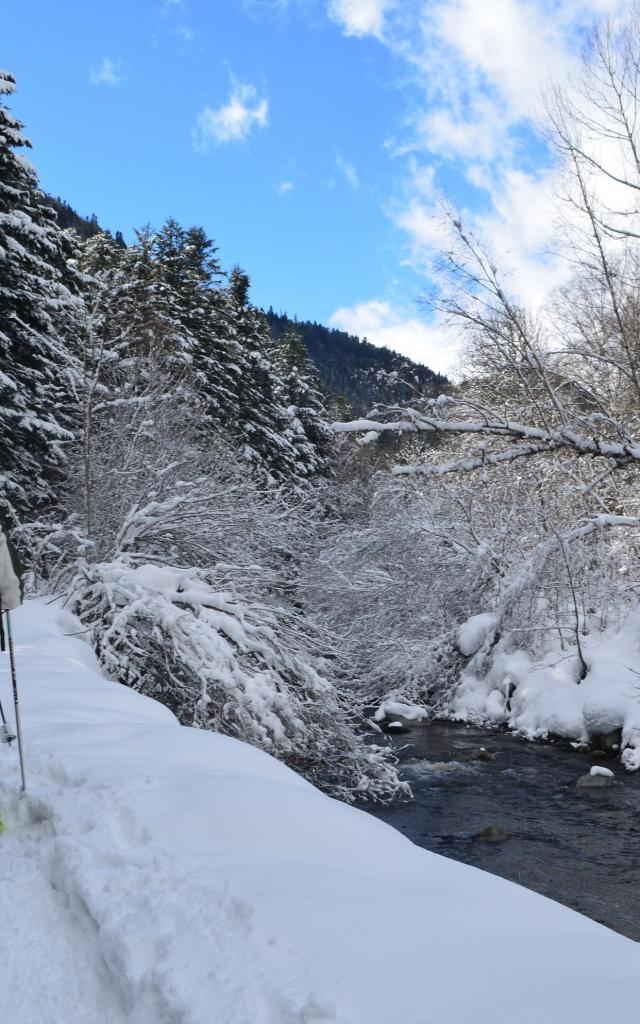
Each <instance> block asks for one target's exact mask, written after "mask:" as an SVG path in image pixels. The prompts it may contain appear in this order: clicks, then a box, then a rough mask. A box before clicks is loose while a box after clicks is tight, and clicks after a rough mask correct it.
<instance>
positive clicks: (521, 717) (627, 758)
mask: <svg viewBox="0 0 640 1024" xmlns="http://www.w3.org/2000/svg"><path fill="white" fill-rule="evenodd" d="M482 618H486V619H487V621H488V620H489V618H490V617H483V616H480V615H476V616H474V617H473V620H472V619H470V620H469V622H468V623H465V626H464V627H462V628H463V629H464V628H466V627H467V626H469V625H470V624H471V626H472V625H473V622H474V620H480V619H482ZM461 631H462V630H461ZM639 635H640V616H639V615H638V613H637V612H634V613H633V614H631V615H630V616H629V617H628V619H627V620H626V621H625V622H624V623H623V624H622V625H621V626H619V627H617V628H611V629H608V630H606V631H604V632H602V633H598V632H594V633H592V634H590V635H589V636H585V637H583V638H582V640H581V645H582V649H583V654H584V657H585V660H586V664H587V674H586V676H585V678H584V679H583V680H582V682H578V678H579V675H578V672H579V666H578V662H577V658H576V651H575V647H572V646H567V645H565V648H564V649H560V648H559V646H558V645H556V646H551V647H550V648H549V650H548V651H547V652H546V654H544V655H542V656H539V657H537V658H535V657H533V656H532V655H530V654H528V653H527V652H526V651H523V650H518V649H517V648H513V646H512V645H511V643H510V641H509V638H508V637H507V639H506V640H505V641H504V642H503V641H501V642H500V643H499V644H498V645H497V647H496V651H495V653H494V655H493V657H492V661H491V667H490V669H489V671H488V672H487V673H486V674H482V675H479V674H477V673H476V672H475V671H474V662H473V660H472V661H471V662H470V663H469V666H468V667H467V669H466V670H465V672H464V673H463V675H462V678H461V680H460V684H459V686H458V688H457V691H456V693H455V697H454V700H453V702H452V706H451V715H452V717H453V718H455V719H458V720H459V721H466V722H474V723H477V724H492V725H503V724H504V725H507V726H508V727H509V728H510V729H514V730H515V731H517V732H519V733H521V734H522V735H523V736H526V737H528V738H529V739H545V738H546V737H548V736H549V735H556V736H562V737H564V738H565V739H569V740H574V741H576V742H577V743H586V742H587V741H593V740H596V739H597V737H598V736H602V735H606V734H607V733H611V732H613V731H614V730H617V729H620V730H621V733H622V735H621V743H620V748H621V761H622V764H623V765H624V766H625V768H628V769H630V770H632V771H634V770H637V769H638V768H640V676H639V673H638V669H637V667H636V666H637V665H638V663H639V661H640V644H639V641H638V637H639ZM480 642H481V641H480ZM476 649H477V648H476Z"/></svg>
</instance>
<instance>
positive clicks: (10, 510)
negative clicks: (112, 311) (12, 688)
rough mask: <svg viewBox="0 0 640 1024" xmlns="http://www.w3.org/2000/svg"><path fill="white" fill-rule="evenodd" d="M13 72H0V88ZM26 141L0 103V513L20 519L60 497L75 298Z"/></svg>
mask: <svg viewBox="0 0 640 1024" xmlns="http://www.w3.org/2000/svg"><path fill="white" fill-rule="evenodd" d="M14 91H15V79H14V78H13V77H12V76H11V75H10V74H8V73H7V72H4V71H1V72H0V96H10V95H11V94H12V93H13V92H14ZM28 146H30V143H29V142H28V141H27V139H25V137H24V136H23V134H22V125H21V124H20V122H19V121H17V120H16V119H15V118H14V117H13V115H12V114H11V112H10V111H9V110H8V109H7V107H6V106H5V105H4V104H2V103H0V436H1V437H2V445H1V446H0V513H4V514H8V516H9V517H10V518H11V519H13V520H20V521H23V522H24V521H26V520H28V519H32V518H33V517H34V516H35V515H36V514H38V513H40V512H42V511H43V510H46V509H48V508H52V507H54V506H55V505H56V503H57V501H58V498H59V488H60V486H61V484H62V479H63V471H64V466H65V462H66V449H67V448H68V447H69V445H70V443H71V442H72V441H73V438H74V433H73V428H74V413H73V402H72V396H73V392H74V388H75V383H76V381H77V372H78V363H77V361H76V359H75V358H74V357H73V356H72V355H71V354H70V353H71V352H72V351H74V349H75V348H76V346H77V332H78V329H79V313H80V309H81V303H80V301H79V299H77V298H76V297H74V295H73V294H72V291H71V290H70V287H69V284H70V282H71V272H70V271H69V268H68V266H67V259H68V258H69V256H70V255H71V250H70V245H69V242H68V240H67V239H66V237H65V236H64V234H63V233H62V231H61V229H60V227H59V226H58V224H57V221H56V214H55V211H54V210H53V209H51V208H50V207H49V205H48V203H47V201H46V199H45V197H44V195H43V194H42V192H41V191H40V190H39V189H38V184H37V176H36V173H35V171H34V170H33V168H32V167H31V165H30V164H29V163H28V162H27V161H26V160H25V159H24V158H23V157H22V156H21V154H20V153H19V152H17V150H20V149H21V148H24V147H28Z"/></svg>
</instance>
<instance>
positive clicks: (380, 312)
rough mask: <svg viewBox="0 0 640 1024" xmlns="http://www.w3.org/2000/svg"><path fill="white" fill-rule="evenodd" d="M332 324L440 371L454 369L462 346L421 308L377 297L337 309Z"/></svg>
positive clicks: (444, 371)
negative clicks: (425, 317) (424, 317)
mask: <svg viewBox="0 0 640 1024" xmlns="http://www.w3.org/2000/svg"><path fill="white" fill-rule="evenodd" d="M329 323H330V325H331V326H332V327H337V328H338V329H339V330H341V331H347V332H348V333H349V334H356V335H357V336H358V337H360V338H367V340H368V341H370V342H371V343H372V344H373V345H380V346H384V345H386V346H387V347H388V348H390V349H394V350H395V351H396V352H401V353H402V354H403V355H405V356H409V358H410V359H414V360H415V361H416V362H420V363H424V364H425V365H426V366H429V367H431V369H432V370H436V371H438V372H439V373H446V372H447V371H449V370H451V367H452V366H453V365H455V363H456V361H457V359H458V350H457V349H456V348H455V347H454V346H453V345H452V342H451V338H450V337H449V336H448V334H447V333H446V332H445V330H444V329H442V328H439V327H437V326H431V325H429V324H428V323H425V321H424V320H421V319H420V317H419V316H418V315H417V312H414V311H412V310H407V309H405V308H403V307H400V306H394V305H392V304H391V303H389V302H381V301H379V300H377V299H374V300H372V301H370V302H361V303H360V304H359V305H357V306H353V307H346V306H345V307H343V308H341V309H337V310H336V311H335V313H334V314H333V316H332V317H331V318H330V320H329Z"/></svg>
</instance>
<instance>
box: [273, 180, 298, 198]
mask: <svg viewBox="0 0 640 1024" xmlns="http://www.w3.org/2000/svg"><path fill="white" fill-rule="evenodd" d="M294 188H295V183H294V182H293V181H281V182H280V184H279V185H278V190H277V191H278V195H279V196H286V195H287V194H288V193H289V192H293V190H294Z"/></svg>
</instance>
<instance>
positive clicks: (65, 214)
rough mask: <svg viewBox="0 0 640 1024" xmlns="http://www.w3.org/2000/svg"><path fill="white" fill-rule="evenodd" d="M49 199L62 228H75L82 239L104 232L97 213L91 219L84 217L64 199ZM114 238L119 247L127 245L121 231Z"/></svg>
mask: <svg viewBox="0 0 640 1024" xmlns="http://www.w3.org/2000/svg"><path fill="white" fill-rule="evenodd" d="M47 198H48V200H49V202H50V203H51V206H52V207H53V209H54V210H55V211H56V219H57V221H58V224H59V225H60V227H61V228H63V229H66V228H73V230H74V231H76V232H77V233H78V234H79V235H80V237H81V238H93V236H94V235H97V234H99V233H100V232H101V231H104V228H102V227H100V225H99V224H98V218H97V217H96V215H95V213H92V214H91V216H90V217H82V216H81V215H80V214H79V213H76V211H75V210H74V209H73V207H72V206H69V204H68V203H66V202H65V201H64V199H60V197H59V196H51V195H50V196H47ZM114 238H115V240H116V242H118V244H119V245H122V246H124V245H125V244H126V243H125V241H124V238H123V237H122V232H121V231H116V233H115V235H114Z"/></svg>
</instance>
